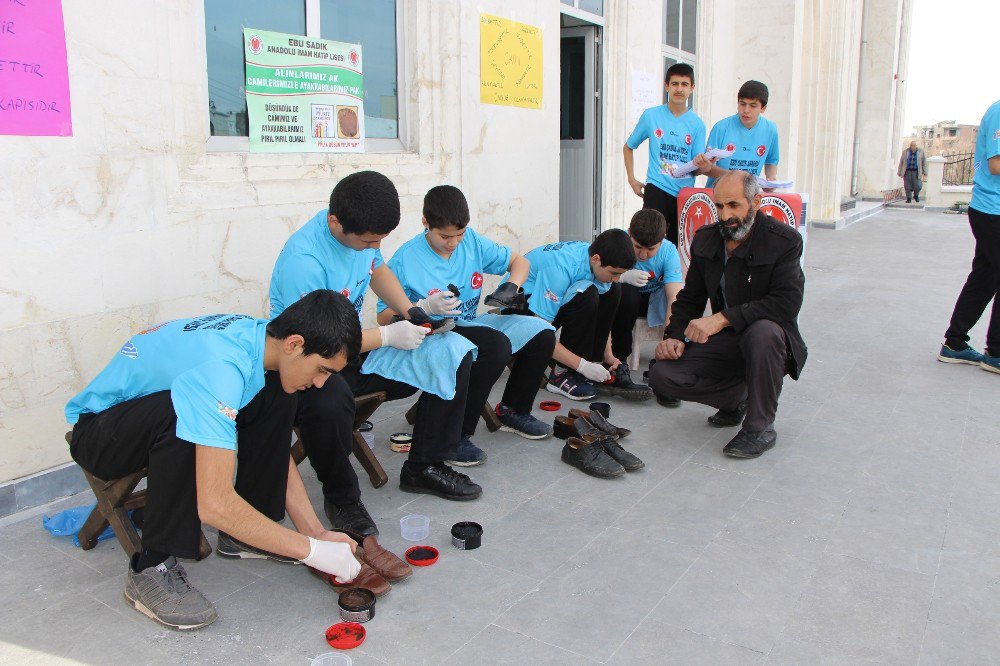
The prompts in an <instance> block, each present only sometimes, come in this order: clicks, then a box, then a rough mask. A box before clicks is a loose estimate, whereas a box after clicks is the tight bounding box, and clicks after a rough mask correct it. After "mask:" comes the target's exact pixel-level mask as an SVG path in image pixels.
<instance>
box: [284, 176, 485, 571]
mask: <svg viewBox="0 0 1000 666" xmlns="http://www.w3.org/2000/svg"><path fill="white" fill-rule="evenodd" d="M399 218H400V212H399V195H398V194H397V192H396V187H395V186H394V185H393V184H392V181H390V180H389V179H388V178H386V177H385V176H383V175H382V174H380V173H376V172H374V171H361V172H358V173H353V174H351V175H349V176H347V177H346V178H344V179H343V180H341V181H340V182H339V183H337V186H336V187H334V188H333V192H332V193H331V195H330V206H329V209H324V210H322V211H320V212H319V213H317V214H316V215H315V216H314V217H313V218H312V219H311V220H309V222H307V223H306V224H305V226H303V227H302V228H301V229H299V230H298V231H296V232H295V233H294V234H292V236H291V238H289V239H288V241H287V242H286V243H285V247H284V248H283V249H282V250H281V254H280V255H279V256H278V260H277V261H276V262H275V265H274V271H273V273H272V274H271V292H270V298H271V314H272V316H273V315H275V314H277V313H280V312H281V311H282V310H283V309H284V308H286V307H288V306H289V305H290V304H291V303H294V302H295V301H296V300H297V299H298V298H299V296H300V295H301V294H303V293H306V292H308V291H310V290H312V289H316V288H317V287H322V288H326V289H332V290H334V291H339V292H341V293H342V294H344V295H345V296H347V298H348V299H350V300H351V301H352V302H353V303H354V307H355V309H356V311H357V316H358V319H359V321H360V318H361V306H362V303H363V301H364V295H365V292H366V290H367V289H368V285H369V283H370V284H371V287H372V290H373V291H374V292H375V294H376V295H377V296H378V297H379V298H381V299H382V300H383V301H385V302H386V303H388V304H389V305H390V306H391V307H393V308H394V309H396V310H397V311H399V312H406V313H407V317H408V318H409V319H412V320H413V321H410V320H409V319H404V320H402V321H396V322H393V323H391V324H388V325H385V326H378V327H375V328H369V329H364V330H363V331H362V343H361V351H362V352H369V351H371V350H374V349H377V348H379V347H382V346H390V347H394V348H396V349H403V350H413V349H416V348H417V347H418V346H419V345H420V344H421V343H422V342H423V340H424V336H425V335H426V334H427V332H428V330H429V329H427V328H424V327H423V326H422V325H421V324H423V323H429V322H430V319H429V317H428V316H427V314H428V313H429V314H442V313H443V312H445V311H446V310H447V309H448V303H446V302H445V300H444V299H443V298H442V297H441V295H440V294H436V295H434V296H430V297H428V298H426V299H423V300H420V301H418V302H417V303H415V304H414V303H411V302H410V300H409V299H408V298H407V297H406V293H405V292H404V291H403V288H402V286H400V284H399V280H397V279H396V276H395V275H393V273H392V271H391V270H390V269H389V267H388V266H386V265H385V264H384V263H383V261H382V254H381V252H380V250H379V246H380V245H381V243H382V240H383V239H384V238H385V237H386V236H388V235H389V233H390V232H391V231H392V230H393V229H395V228H396V227H397V226H398V225H399ZM471 367H472V353H471V352H469V353H467V354H466V355H465V357H464V359H462V361H461V363H460V365H459V366H458V370H457V371H456V378H455V387H456V388H455V394H454V397H453V398H452V399H451V400H445V399H444V398H441V397H439V396H437V395H434V394H433V393H429V392H424V393H423V394H422V395H421V396H420V399H419V400H418V401H417V418H416V422H415V423H414V426H413V445H412V448H411V449H410V454H409V459H408V460H407V461H406V462H405V463H403V469H402V470H401V472H400V488H401V489H402V490H404V491H406V492H420V493H430V494H433V495H438V496H439V497H444V498H446V499H453V500H472V499H476V498H477V497H479V496H480V495H481V494H482V488H481V487H480V486H479V485H477V484H475V483H473V482H472V480H471V479H470V478H469V477H468V476H466V475H465V474H460V473H458V472H456V471H455V470H453V469H452V468H451V467H449V466H448V465H446V464H445V461H446V460H448V459H449V458H452V459H456V458H457V455H455V453H454V452H455V451H456V449H457V447H458V443H459V439H460V438H461V428H462V419H463V416H464V413H465V403H466V393H467V390H468V387H469V385H470V381H476V380H475V379H474V378H470V369H471ZM378 391H385V392H386V393H387V394H388V399H389V400H399V399H401V398H406V397H409V396H411V395H413V394H414V393H416V392H417V389H416V388H415V387H414V386H412V385H410V384H407V383H404V382H400V381H395V380H392V379H388V378H386V377H383V376H381V375H378V374H364V373H362V372H361V363H360V362H352V363H350V364H348V366H347V367H345V368H344V370H343V371H342V372H341V373H340V374H339V375H338V376H337V377H335V378H333V379H332V380H331V381H329V382H327V383H326V384H325V385H324V386H322V387H320V388H317V389H315V390H310V391H305V392H304V393H303V394H302V395H301V396H300V399H299V408H298V413H297V416H296V424H297V425H298V427H299V433H300V434H301V439H302V445H303V448H304V449H305V451H306V455H307V456H309V462H310V463H311V464H312V466H313V469H315V470H316V476H317V477H318V478H319V480H320V483H322V485H323V497H324V510H325V511H326V514H327V516H328V517H329V518H330V521H331V522H332V523H333V526H334V527H335V528H338V529H344V530H348V531H350V532H352V533H354V534H359V535H361V536H363V537H368V536H375V535H377V534H378V529H377V528H376V526H375V521H374V520H373V519H372V517H371V515H370V514H369V513H368V510H367V509H366V508H365V506H364V504H363V503H362V502H361V488H360V486H359V484H358V476H357V473H355V471H354V467H352V466H351V463H350V460H349V455H350V453H351V445H352V442H353V435H352V425H353V422H354V397H355V396H358V395H363V394H366V393H375V392H378ZM459 453H461V452H459ZM458 462H462V460H461V459H458ZM376 570H377V569H376ZM379 573H382V572H381V571H380V572H379ZM390 580H391V578H390Z"/></svg>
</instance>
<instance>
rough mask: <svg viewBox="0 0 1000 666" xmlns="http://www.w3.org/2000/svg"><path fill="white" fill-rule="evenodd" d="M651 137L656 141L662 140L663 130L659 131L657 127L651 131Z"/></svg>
mask: <svg viewBox="0 0 1000 666" xmlns="http://www.w3.org/2000/svg"><path fill="white" fill-rule="evenodd" d="M653 136H655V137H656V138H657V139H662V138H663V130H661V129H660V128H659V127H657V128H656V129H655V130H653Z"/></svg>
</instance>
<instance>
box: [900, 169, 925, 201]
mask: <svg viewBox="0 0 1000 666" xmlns="http://www.w3.org/2000/svg"><path fill="white" fill-rule="evenodd" d="M923 186H924V184H923V183H922V182H921V181H920V176H918V175H917V172H916V170H914V171H909V170H907V171H905V172H903V191H905V192H906V200H907V201H909V200H910V198H911V195H916V196H917V198H918V199H919V198H920V189H921V188H922V187H923Z"/></svg>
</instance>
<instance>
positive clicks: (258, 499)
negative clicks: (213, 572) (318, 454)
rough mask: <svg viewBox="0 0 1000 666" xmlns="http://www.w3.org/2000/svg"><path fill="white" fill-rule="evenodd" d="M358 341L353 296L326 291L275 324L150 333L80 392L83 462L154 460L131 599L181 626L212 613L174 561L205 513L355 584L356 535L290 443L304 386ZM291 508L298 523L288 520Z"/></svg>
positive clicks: (78, 457)
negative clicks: (312, 482)
mask: <svg viewBox="0 0 1000 666" xmlns="http://www.w3.org/2000/svg"><path fill="white" fill-rule="evenodd" d="M360 347H361V327H360V325H359V323H358V318H357V314H356V313H355V311H354V308H353V307H352V306H351V303H350V302H349V301H348V300H347V299H346V298H344V297H343V296H341V295H340V294H337V293H334V292H331V291H315V292H313V293H310V294H308V295H307V296H305V297H304V298H303V299H302V300H300V301H299V302H298V303H296V304H295V305H293V306H292V307H289V308H288V309H287V310H286V311H285V312H283V313H282V315H281V316H279V317H276V318H275V319H274V320H272V321H270V322H268V321H267V320H264V319H255V318H253V317H249V316H246V315H208V316H203V317H198V318H194V319H176V320H174V321H170V322H166V323H163V324H159V325H157V326H154V327H152V328H149V329H147V330H145V331H141V332H140V333H138V334H136V335H134V336H133V337H132V338H130V339H129V340H128V342H126V343H125V345H124V346H123V347H122V348H121V350H119V352H118V353H117V354H116V355H115V357H114V358H113V359H112V360H111V362H110V363H108V365H107V366H106V367H105V368H104V370H102V371H101V372H100V374H98V375H97V377H96V378H94V380H93V381H92V382H90V384H89V385H88V386H87V387H86V388H85V389H84V390H83V391H82V392H81V393H80V394H79V395H77V396H76V397H74V398H73V399H72V400H70V402H69V404H68V405H67V406H66V420H67V421H69V423H71V424H74V425H73V434H72V438H71V441H70V454H71V455H72V456H73V460H75V461H76V462H77V463H78V464H79V465H80V466H81V467H83V468H84V469H85V470H87V471H88V472H90V473H91V474H93V475H94V476H97V477H98V478H101V479H117V478H120V477H123V476H126V475H128V474H132V473H135V472H137V471H139V470H140V469H142V468H144V467H146V468H148V477H147V478H148V482H147V488H146V510H145V519H144V522H143V526H142V550H141V551H140V552H137V553H136V554H135V555H134V556H133V557H132V560H131V562H130V563H129V566H128V575H127V577H126V579H125V600H126V601H127V602H128V603H130V604H131V605H132V606H134V607H135V608H136V610H138V611H139V612H141V613H143V614H145V615H147V616H149V617H150V618H152V619H154V620H156V621H157V622H160V623H161V624H164V625H167V626H169V627H173V628H175V629H197V628H198V627H203V626H205V625H207V624H211V623H212V622H214V621H215V619H216V617H217V615H216V612H215V608H214V607H213V606H212V604H211V603H210V602H209V601H208V600H207V599H206V598H205V597H204V596H203V595H202V594H201V593H200V592H199V591H198V590H196V589H195V588H194V587H192V586H191V584H190V583H189V582H188V580H187V574H186V572H185V571H184V567H183V566H181V565H180V564H179V563H178V562H177V559H176V558H178V557H182V558H196V557H197V556H198V544H199V541H200V537H201V524H202V522H203V521H204V522H205V523H208V524H209V525H211V526H213V527H215V528H217V529H218V530H219V533H220V536H221V535H222V534H223V533H225V534H229V535H232V537H234V538H236V539H239V540H240V541H241V542H243V543H246V544H249V545H250V546H253V547H255V548H258V549H260V550H262V551H267V552H270V553H274V554H277V555H280V556H284V557H285V558H287V561H291V562H294V561H299V562H302V563H305V564H307V565H309V566H311V567H314V568H316V569H319V570H321V571H324V572H326V573H327V574H330V575H333V576H337V577H338V578H339V579H340V580H342V581H344V582H347V581H350V580H352V579H354V577H355V576H357V574H358V572H359V571H360V568H361V565H360V563H359V562H358V560H357V559H356V558H355V556H354V554H353V553H354V550H355V546H356V544H355V542H354V541H353V540H351V539H350V538H348V537H347V536H345V535H343V534H339V533H335V532H330V531H327V530H326V529H324V528H323V526H322V524H321V523H320V521H319V518H317V516H316V513H315V511H313V508H312V504H310V502H309V498H308V497H306V491H305V487H304V486H303V484H302V478H301V477H300V476H299V473H298V469H297V468H296V466H295V462H294V461H293V460H292V458H291V456H290V455H289V444H290V442H291V436H292V421H293V419H294V418H295V405H296V402H297V400H296V392H298V391H302V390H304V389H306V388H307V387H311V386H322V385H323V384H324V383H325V382H326V381H327V379H329V378H330V377H331V376H332V375H334V374H335V373H337V372H339V371H340V370H341V369H342V368H343V367H344V365H345V364H346V363H347V362H348V360H349V359H351V358H354V357H355V356H357V354H358V351H359V349H360ZM237 449H238V454H237ZM234 471H235V475H236V476H235V479H236V480H235V483H234V481H233V473H234ZM286 510H287V511H288V515H289V517H290V518H291V519H292V523H293V524H294V525H295V530H296V531H293V530H290V529H288V528H286V527H283V526H281V525H279V524H278V522H277V521H280V520H282V519H283V518H284V516H285V511H286Z"/></svg>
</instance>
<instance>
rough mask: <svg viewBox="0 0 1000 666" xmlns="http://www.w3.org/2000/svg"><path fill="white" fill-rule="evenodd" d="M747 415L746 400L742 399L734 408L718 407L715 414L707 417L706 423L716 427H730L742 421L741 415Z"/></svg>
mask: <svg viewBox="0 0 1000 666" xmlns="http://www.w3.org/2000/svg"><path fill="white" fill-rule="evenodd" d="M746 415H747V401H746V400H744V401H742V402H741V403H740V404H738V405H737V406H736V409H720V410H719V411H717V412H716V413H715V414H712V415H711V416H709V417H708V425H712V426H715V427H716V428H731V427H733V426H738V425H740V424H741V423H743V417H744V416H746Z"/></svg>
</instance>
